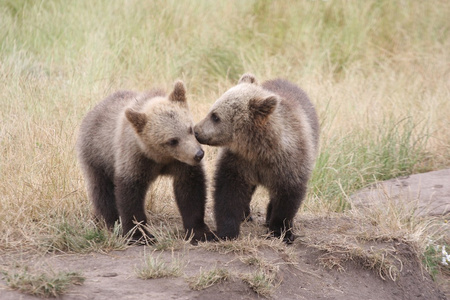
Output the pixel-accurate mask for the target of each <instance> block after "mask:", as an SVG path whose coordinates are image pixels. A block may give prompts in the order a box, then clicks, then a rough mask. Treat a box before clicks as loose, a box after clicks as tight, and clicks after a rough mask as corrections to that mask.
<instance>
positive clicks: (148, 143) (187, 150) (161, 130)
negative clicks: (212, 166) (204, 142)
mask: <svg viewBox="0 0 450 300" xmlns="http://www.w3.org/2000/svg"><path fill="white" fill-rule="evenodd" d="M178 88H180V87H178ZM183 89H184V86H183ZM179 92H180V91H179V90H177V85H176V86H175V89H174V92H173V93H172V94H171V95H170V96H169V97H168V98H167V97H156V98H154V99H152V100H151V101H148V102H147V103H146V104H145V105H144V106H143V107H142V108H141V109H140V110H139V111H136V110H134V109H133V108H131V107H130V108H128V109H126V111H125V117H126V120H124V121H125V122H129V124H130V125H132V127H133V128H134V133H135V134H136V137H137V142H138V145H139V147H140V149H141V151H142V152H143V153H145V155H147V156H148V157H149V158H151V159H152V160H154V161H156V162H158V163H167V162H170V161H172V160H174V159H175V160H178V161H181V162H184V163H186V164H189V165H197V164H198V163H199V161H196V160H195V159H194V157H195V156H196V154H197V153H198V152H199V151H202V149H201V146H200V144H199V142H198V141H197V140H196V138H195V136H194V131H193V127H194V124H193V121H192V116H191V114H190V112H189V108H188V105H187V103H186V101H185V99H184V100H183V98H184V91H181V92H182V93H183V95H181V96H180V95H179V94H178V95H177V93H179ZM174 97H178V99H172V98H174Z"/></svg>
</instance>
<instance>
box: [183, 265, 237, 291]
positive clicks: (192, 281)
mask: <svg viewBox="0 0 450 300" xmlns="http://www.w3.org/2000/svg"><path fill="white" fill-rule="evenodd" d="M230 277H231V274H230V272H229V271H228V270H227V269H223V268H218V267H214V268H212V269H211V270H209V271H204V270H200V272H199V273H198V274H197V275H196V276H193V277H190V278H188V282H189V287H190V288H191V289H193V290H196V291H199V290H203V289H206V288H208V287H210V286H213V285H214V284H216V283H219V282H221V281H225V280H228V279H229V278H230Z"/></svg>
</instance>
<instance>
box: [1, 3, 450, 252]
mask: <svg viewBox="0 0 450 300" xmlns="http://www.w3.org/2000/svg"><path fill="white" fill-rule="evenodd" d="M449 14H450V3H449V2H448V1H445V0H433V1H389V0H379V1H375V0H370V1H354V2H338V1H307V0H304V1H298V2H293V1H285V2H283V1H264V0H254V1H223V2H222V1H221V2H213V1H173V0H171V1H166V2H164V3H163V2H161V1H147V2H144V3H143V2H142V1H136V0H132V1H114V2H111V1H106V0H99V1H84V0H83V1H68V0H55V1H28V0H0V41H1V42H0V61H1V63H0V99H1V101H0V123H1V126H0V152H1V153H0V232H2V235H1V236H0V250H1V251H13V250H15V249H23V251H29V250H35V249H39V250H40V251H53V252H58V251H63V252H82V253H84V252H89V251H110V250H113V249H122V247H124V245H125V243H124V241H123V240H121V238H120V237H119V235H118V231H114V232H106V231H104V230H102V229H99V228H97V227H96V226H95V225H94V224H92V207H91V205H90V203H89V201H88V199H87V196H86V193H85V187H84V181H83V179H82V176H81V172H80V170H79V168H78V165H77V161H76V156H75V152H74V144H75V140H76V136H77V131H78V126H79V124H80V122H81V119H82V117H83V116H84V115H85V113H86V112H87V111H88V110H89V109H90V108H91V107H93V105H95V103H97V102H98V101H100V100H101V99H102V98H104V97H105V96H107V95H108V94H110V93H112V92H114V91H116V90H119V89H133V90H145V89H148V88H151V87H155V86H159V87H162V88H165V89H169V88H170V87H171V86H172V84H173V81H174V80H176V79H177V78H180V79H182V80H184V81H185V83H186V84H187V88H188V98H189V100H188V101H189V102H190V108H191V110H192V113H193V116H194V120H195V121H198V120H200V119H201V118H202V117H203V116H204V115H205V114H206V112H207V111H208V109H209V107H210V106H211V105H212V103H213V101H214V100H215V99H217V98H218V97H219V96H220V95H221V94H222V93H223V92H224V91H225V90H226V89H228V88H229V87H231V86H232V85H233V84H235V83H236V81H237V80H238V78H239V76H240V75H241V74H242V73H244V72H252V73H254V74H255V75H256V76H257V78H258V79H259V81H264V80H266V79H270V78H274V77H284V78H287V79H289V80H291V81H293V82H295V83H297V84H299V85H300V86H301V87H303V88H304V89H305V91H306V92H307V93H308V94H309V96H310V98H311V99H312V101H313V103H314V104H315V105H316V107H317V111H318V114H319V118H320V122H321V149H320V154H319V157H318V160H317V163H316V168H315V170H314V173H313V176H312V179H311V181H310V193H309V195H308V197H307V199H306V200H305V201H304V204H303V205H302V208H301V213H302V215H305V214H306V215H308V214H314V215H320V216H321V215H327V214H333V213H339V214H341V215H342V216H347V214H349V213H351V212H352V211H353V209H354V208H352V207H351V205H350V204H349V202H348V201H347V199H348V196H349V195H350V194H351V193H352V192H353V191H355V190H357V189H359V188H361V187H363V186H366V185H369V184H371V183H374V182H376V181H378V180H385V179H389V178H392V177H395V176H400V175H408V174H412V173H415V172H422V171H429V170H437V169H440V168H446V167H449V166H450V131H449V130H448V127H449V122H448V111H450V101H448V99H450V78H449V74H450V66H449V64H448V63H447V62H448V61H450V53H449V51H448V49H449V48H450V34H449V33H450V23H449V22H448V15H449ZM268 20H270V22H269V21H268ZM205 149H206V152H207V153H206V157H205V165H206V168H207V171H208V176H211V175H212V174H211V173H212V170H213V165H214V160H215V155H216V154H217V149H214V148H205ZM265 206H266V195H265V194H264V193H261V194H259V193H258V194H257V196H256V197H255V200H254V201H253V202H252V208H255V209H256V210H260V211H264V208H265ZM146 208H147V209H148V210H149V211H151V212H152V217H154V216H155V215H164V216H166V215H168V216H172V218H171V219H168V220H170V221H167V220H166V221H160V220H159V219H157V218H154V220H155V224H153V225H152V226H154V228H156V229H155V230H154V231H155V234H156V235H158V234H159V233H158V230H160V229H161V230H160V231H161V234H160V236H159V237H158V241H159V244H157V246H155V247H160V248H158V249H161V250H169V249H171V250H173V249H180V248H182V247H184V245H185V244H184V240H182V238H180V235H179V234H178V233H177V231H176V230H175V231H174V230H173V229H172V228H173V226H172V225H173V224H172V223H173V222H178V224H179V214H178V211H177V208H176V205H175V201H174V200H173V193H172V187H171V184H170V182H169V181H167V180H166V179H161V180H158V181H157V182H156V183H155V184H154V186H153V187H152V188H151V191H150V192H149V194H148V201H147V207H146ZM395 212H396V211H395V209H389V210H386V211H383V212H379V214H378V215H377V214H376V211H375V212H373V213H368V214H369V215H367V213H366V216H365V217H366V218H362V219H369V220H371V221H370V222H374V223H373V224H378V225H377V226H378V227H377V228H378V229H379V231H378V232H374V233H373V234H374V235H376V236H378V235H382V236H384V237H388V236H391V237H393V236H397V237H398V236H399V235H402V236H403V237H405V238H406V239H407V240H409V241H414V243H417V247H416V249H418V250H417V251H418V252H419V253H420V254H423V253H425V252H426V251H429V250H426V249H427V248H426V243H427V241H428V239H430V238H435V237H434V234H433V233H434V232H436V231H434V230H433V228H435V225H433V224H434V223H433V222H431V221H427V220H425V221H421V220H418V219H417V218H414V217H408V216H405V215H402V214H400V215H399V214H396V213H395ZM363 216H364V215H363ZM381 216H382V218H383V219H382V218H381ZM207 217H208V218H207V220H208V224H209V225H213V223H212V222H213V220H212V218H211V211H210V208H208V210H207ZM386 220H391V223H390V224H387V223H386ZM167 222H169V223H170V225H167ZM427 224H428V225H427ZM180 228H181V227H180ZM380 232H381V233H380ZM254 236H255V234H254V235H253V236H252V238H250V239H249V240H246V237H244V238H243V239H240V240H239V241H238V242H234V244H233V243H229V244H227V243H219V244H214V245H212V246H208V247H212V248H211V251H219V252H220V253H229V252H233V253H239V255H244V254H245V255H247V254H254V253H255V251H254V249H255V248H257V247H263V246H264V245H263V244H264V243H263V242H261V243H262V244H261V243H257V242H255V240H258V239H259V240H262V237H261V235H260V234H259V233H258V234H256V236H257V237H258V238H257V239H255V238H254ZM440 242H441V240H439V239H438V240H437V242H436V243H440ZM342 243H343V242H342Z"/></svg>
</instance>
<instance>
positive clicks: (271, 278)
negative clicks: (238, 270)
mask: <svg viewBox="0 0 450 300" xmlns="http://www.w3.org/2000/svg"><path fill="white" fill-rule="evenodd" d="M241 278H242V280H243V281H244V282H245V283H246V284H247V285H248V286H249V287H250V288H251V289H252V290H253V291H254V292H255V293H257V294H258V295H261V296H263V297H266V298H268V297H270V295H271V294H272V292H273V291H274V289H275V288H276V286H277V284H276V282H275V280H276V277H275V274H274V273H268V272H266V271H262V270H257V271H254V272H252V273H249V274H245V275H242V276H241Z"/></svg>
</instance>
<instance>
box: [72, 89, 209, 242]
mask: <svg viewBox="0 0 450 300" xmlns="http://www.w3.org/2000/svg"><path fill="white" fill-rule="evenodd" d="M185 94H186V91H185V87H184V84H183V83H182V82H181V81H178V82H176V83H175V86H174V90H173V92H172V93H171V94H170V95H169V96H168V97H167V96H165V93H164V92H162V91H161V90H153V91H150V92H148V93H144V94H138V93H135V92H130V91H122V92H117V93H115V94H113V95H111V96H109V97H107V98H106V99H105V100H103V101H102V102H100V103H99V104H98V105H97V106H95V107H94V109H92V110H91V111H90V112H89V113H88V114H87V115H86V117H85V118H84V120H83V122H82V124H81V127H80V133H79V138H78V141H77V152H78V157H79V162H80V165H81V168H82V170H83V173H84V177H85V180H86V184H87V192H88V196H89V198H90V199H91V200H92V203H93V204H94V209H95V215H96V217H97V218H98V219H103V220H104V221H105V222H106V224H107V226H108V227H110V228H111V227H113V226H114V223H115V222H116V221H118V220H119V219H120V221H121V223H122V228H123V232H124V233H128V232H129V231H130V230H132V229H133V228H134V227H135V224H136V223H138V224H141V225H145V224H146V223H147V217H146V214H145V210H144V204H145V195H146V192H147V190H148V188H149V186H150V184H151V183H152V182H153V181H154V180H155V179H156V178H157V177H158V176H159V175H169V176H172V177H173V186H174V192H175V199H176V202H177V205H178V208H179V211H180V214H181V217H182V219H183V225H184V228H185V230H186V233H187V235H193V241H197V240H205V239H211V238H212V236H213V235H212V233H211V232H210V230H209V228H208V226H207V225H206V224H205V222H204V213H205V202H206V185H205V174H204V170H203V165H202V163H201V160H202V158H203V155H204V152H203V150H202V148H201V146H200V144H199V143H198V141H197V140H196V139H195V136H194V132H193V121H192V118H191V115H190V112H189V108H188V105H187V102H186V96H185ZM142 228H143V227H141V230H135V232H134V235H133V239H139V238H141V237H142V232H146V231H145V228H144V229H142ZM146 235H147V236H148V237H149V238H150V239H153V236H152V235H151V234H150V233H148V232H146Z"/></svg>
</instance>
